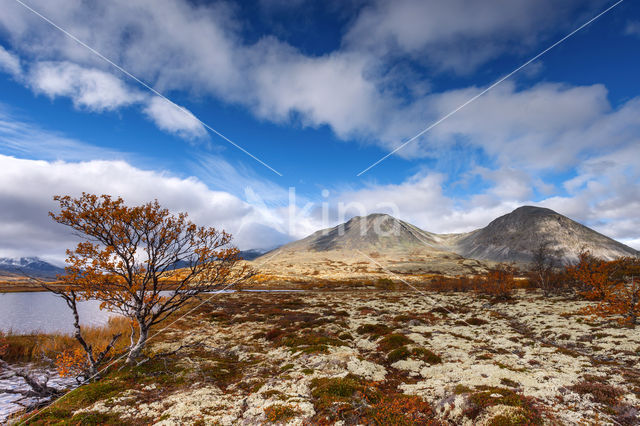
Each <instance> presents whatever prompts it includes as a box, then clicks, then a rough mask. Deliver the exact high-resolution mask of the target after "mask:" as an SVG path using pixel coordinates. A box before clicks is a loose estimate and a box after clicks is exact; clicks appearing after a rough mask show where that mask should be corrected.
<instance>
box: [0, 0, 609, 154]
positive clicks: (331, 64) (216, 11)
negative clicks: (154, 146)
mask: <svg viewBox="0 0 640 426" xmlns="http://www.w3.org/2000/svg"><path fill="white" fill-rule="evenodd" d="M600 3H601V1H600V0H593V1H589V2H588V4H587V5H585V4H584V2H580V1H578V0H571V1H569V2H565V3H563V5H561V6H559V5H557V4H556V3H555V2H551V0H543V1H533V0H517V1H509V2H505V1H501V0H491V1H489V2H475V1H469V0H454V1H451V2H439V1H426V2H423V1H416V0H401V1H398V2H393V3H389V2H374V3H373V4H372V5H371V6H369V7H365V8H364V10H363V11H362V13H361V14H360V15H359V16H357V18H356V19H355V21H354V22H353V24H352V25H351V27H350V28H349V29H348V31H347V35H346V36H345V38H344V40H343V44H342V46H341V47H340V49H337V50H335V51H333V52H331V53H327V54H324V55H319V56H313V55H308V54H305V53H303V52H302V51H301V50H299V49H297V48H296V47H294V46H291V45H289V44H287V43H284V42H282V41H279V40H277V39H275V38H273V37H264V38H262V39H260V40H258V41H257V42H256V43H254V44H250V43H246V42H245V41H244V40H243V39H242V31H241V30H242V28H243V22H242V21H241V19H240V17H238V16H236V15H235V14H234V8H233V7H231V6H229V5H228V4H226V3H222V2H220V3H215V4H209V5H193V4H192V3H189V2H186V1H182V0H157V1H151V0H143V1H137V2H130V1H126V0H114V1H112V2H109V4H108V6H107V5H106V4H102V3H95V4H93V3H92V4H90V5H89V4H88V3H85V2H68V3H65V5H64V6H60V5H58V4H53V3H51V2H46V1H41V0H37V1H34V7H35V8H36V9H37V10H39V11H42V13H43V14H44V15H45V16H47V17H49V18H50V19H52V20H53V21H55V22H57V23H58V24H59V25H61V26H62V27H63V28H65V29H67V30H68V31H70V32H71V33H73V34H76V35H77V36H78V37H79V38H80V39H82V40H85V41H87V43H88V44H89V45H91V46H93V47H95V48H96V49H97V50H98V51H100V52H101V53H103V54H104V55H105V56H107V57H109V58H111V59H112V60H114V61H115V62H116V63H118V64H120V65H122V66H123V67H124V68H125V69H127V70H129V71H131V72H132V73H133V74H135V75H137V76H139V77H140V78H142V79H143V80H145V81H147V82H149V83H150V84H152V85H153V87H156V88H158V89H160V90H162V91H166V92H167V93H170V92H171V91H173V90H182V91H189V92H192V93H194V94H195V95H198V96H201V95H210V96H215V97H218V98H221V99H223V100H224V101H226V102H230V103H235V104H240V105H243V106H245V107H247V108H249V109H251V110H252V111H253V112H254V113H255V114H256V115H257V116H258V117H260V118H264V119H268V120H272V121H277V122H283V121H288V120H292V119H294V120H299V121H300V122H301V123H302V124H303V125H308V126H321V125H328V126H330V127H331V128H332V129H333V130H334V131H335V132H336V134H337V135H338V136H339V137H340V138H343V139H350V138H355V139H361V140H366V141H371V142H372V143H378V144H381V145H383V146H385V147H388V146H393V145H394V144H396V143H397V142H398V141H400V140H402V139H403V138H406V137H410V136H412V135H413V134H415V133H416V132H417V131H419V130H421V128H423V127H424V126H426V125H427V123H429V122H430V121H432V120H433V119H434V118H437V117H438V115H437V114H436V113H441V112H442V109H443V106H449V105H450V104H451V102H450V101H451V100H453V99H454V98H456V99H461V98H462V97H464V95H467V94H472V93H477V90H478V89H477V88H468V89H464V90H460V91H453V92H449V93H445V94H442V95H441V96H437V95H432V96H430V97H428V98H426V99H423V98H421V96H422V95H423V94H424V93H425V88H427V89H426V90H428V87H429V85H428V84H416V81H413V80H415V77H413V78H408V77H407V74H406V73H399V72H398V70H397V69H395V68H394V67H391V68H390V67H389V65H392V64H393V59H390V58H388V57H387V56H386V55H385V54H381V53H380V51H378V49H382V52H388V51H393V52H397V54H398V55H399V56H406V55H409V56H412V55H418V56H421V57H426V58H429V60H430V61H435V62H436V63H441V65H442V66H445V67H454V68H455V67H459V65H456V64H455V63H453V64H445V63H444V62H443V61H444V58H447V59H450V60H452V61H454V59H455V58H456V57H458V58H462V59H455V61H462V62H464V61H467V60H469V61H471V62H472V63H475V64H477V63H480V62H481V61H483V60H486V59H487V58H489V57H493V56H495V55H497V54H499V53H502V52H505V51H513V50H516V51H517V50H518V49H522V48H523V47H524V48H525V49H527V48H529V47H531V46H532V44H533V43H535V42H536V41H539V40H540V37H541V34H544V33H546V32H547V31H550V30H551V28H554V26H555V25H558V24H560V23H563V22H565V21H567V18H568V17H573V18H575V17H576V16H581V15H582V14H584V13H588V11H589V10H592V9H593V8H592V7H591V6H593V5H599V4H600ZM5 9H6V10H4V11H3V14H2V16H0V28H4V30H5V31H6V33H7V34H8V35H9V38H10V40H11V42H12V43H13V45H14V46H15V48H16V50H20V52H21V53H23V54H24V56H25V57H27V58H32V59H33V58H36V57H37V58H38V59H40V58H48V59H50V60H56V61H59V60H66V61H70V62H74V63H77V64H79V65H81V66H83V67H87V68H96V67H104V68H103V69H105V70H109V72H111V71H112V70H111V69H110V68H108V67H106V65H105V64H104V63H102V62H101V61H100V60H99V59H97V58H96V57H95V56H94V55H93V54H92V53H90V52H89V51H87V50H86V49H84V48H82V47H80V46H78V45H77V44H75V43H74V42H72V41H70V40H68V39H67V38H66V37H65V36H64V35H62V34H60V33H58V32H55V31H52V30H51V28H50V26H48V25H46V24H44V23H42V22H38V20H37V19H36V18H35V17H34V16H33V15H32V14H30V12H28V11H26V10H25V9H24V8H22V7H20V6H19V5H17V4H9V5H6V8H5ZM461 10H464V11H465V12H464V13H460V11H461ZM496 40H506V43H502V44H501V43H498V42H497V41H496ZM394 46H396V47H399V48H398V49H393V47H394ZM438 52H444V53H446V55H444V56H443V57H442V58H439V57H438V55H439V53H438ZM474 55H475V56H478V55H479V56H478V58H475V59H474ZM465 58H467V59H465ZM469 58H471V59H469ZM471 65H473V64H471ZM421 80H424V78H422V79H421ZM405 86H406V89H407V90H408V91H409V92H410V93H412V94H413V95H412V96H417V98H414V100H410V101H409V102H407V100H406V99H404V97H403V96H402V95H400V93H402V92H403V88H405ZM581 90H583V91H588V90H589V89H588V88H587V89H582V88H578V89H576V92H575V93H574V92H570V91H569V90H567V93H566V96H565V97H567V98H568V97H575V106H577V110H578V112H581V111H583V108H581V107H580V103H579V102H580V93H579V92H580V91H581ZM519 93H520V92H516V91H515V90H511V93H510V94H508V95H510V96H505V98H507V97H508V98H510V100H511V103H512V104H513V103H517V102H528V99H527V98H526V97H527V96H529V95H531V94H532V93H531V92H527V91H524V92H522V93H520V96H518V94H519ZM464 100H466V99H464ZM496 100H497V101H500V100H502V99H496ZM505 100H509V99H505ZM534 101H535V100H534ZM152 102H155V101H152ZM107 105H110V104H109V103H107ZM485 105H486V103H485ZM589 105H590V104H587V106H589ZM455 106H457V105H455ZM147 109H148V110H149V111H151V110H152V108H147ZM449 111H450V110H447V111H446V112H449ZM446 112H445V113H446ZM533 112H534V113H537V114H538V115H540V114H542V112H543V111H533ZM555 112H557V113H563V114H566V115H567V123H570V122H571V120H572V118H573V114H574V113H573V111H572V110H571V109H568V110H567V109H565V110H562V111H560V110H559V109H558V108H556V109H555ZM162 115H163V116H165V118H166V116H167V114H166V113H165V114H162ZM547 117H548V118H549V119H550V120H551V121H552V122H556V121H559V120H562V119H563V118H564V117H562V116H559V115H555V116H552V115H551V114H547ZM508 118H509V117H506V118H505V117H503V118H502V120H503V121H508ZM177 122H178V120H175V119H174V118H171V115H170V114H169V118H168V122H167V121H165V120H160V124H159V125H161V126H163V125H164V126H165V127H164V128H165V129H168V130H169V131H172V130H171V129H172V128H174V127H175V125H176V123H177ZM185 123H186V125H187V127H186V128H184V129H181V130H179V132H183V133H184V134H187V135H191V134H192V132H191V131H190V129H195V127H189V126H190V124H191V123H192V121H191V120H189V117H185ZM416 145H417V144H416ZM412 149H413V150H414V151H415V152H416V153H417V154H419V153H420V150H419V149H417V147H413V148H412ZM403 151H404V153H405V155H407V154H410V153H411V152H412V151H411V150H410V149H408V150H403Z"/></svg>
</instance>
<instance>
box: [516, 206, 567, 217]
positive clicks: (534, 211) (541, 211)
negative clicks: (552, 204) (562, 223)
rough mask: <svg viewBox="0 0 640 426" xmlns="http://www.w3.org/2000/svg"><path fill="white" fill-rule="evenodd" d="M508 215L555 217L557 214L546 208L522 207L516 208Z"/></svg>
mask: <svg viewBox="0 0 640 426" xmlns="http://www.w3.org/2000/svg"><path fill="white" fill-rule="evenodd" d="M508 214H516V215H557V214H559V213H557V212H555V211H553V210H551V209H548V208H546V207H538V206H522V207H518V208H517V209H515V210H514V211H512V212H511V213H508Z"/></svg>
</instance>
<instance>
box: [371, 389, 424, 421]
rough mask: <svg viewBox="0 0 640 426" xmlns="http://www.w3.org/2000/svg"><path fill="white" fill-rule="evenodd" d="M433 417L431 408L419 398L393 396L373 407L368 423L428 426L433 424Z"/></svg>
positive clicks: (400, 395)
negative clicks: (427, 425)
mask: <svg viewBox="0 0 640 426" xmlns="http://www.w3.org/2000/svg"><path fill="white" fill-rule="evenodd" d="M433 415H434V412H433V409H432V408H431V406H430V405H429V404H428V403H427V402H425V401H424V400H422V398H420V397H419V396H415V395H403V394H391V395H387V396H385V397H384V398H382V399H381V400H380V401H379V402H377V403H374V404H373V405H372V406H371V408H370V409H369V412H368V416H367V417H368V418H367V420H369V422H367V423H370V424H375V425H398V426H404V425H406V426H409V425H426V424H431V422H430V420H431V419H432V418H433ZM434 424H435V423H434Z"/></svg>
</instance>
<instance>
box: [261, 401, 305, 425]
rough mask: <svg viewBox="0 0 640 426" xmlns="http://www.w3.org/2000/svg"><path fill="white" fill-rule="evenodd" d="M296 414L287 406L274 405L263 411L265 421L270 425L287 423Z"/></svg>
mask: <svg viewBox="0 0 640 426" xmlns="http://www.w3.org/2000/svg"><path fill="white" fill-rule="evenodd" d="M297 413H298V412H297V411H296V410H295V409H294V408H292V407H290V406H288V405H279V404H275V405H270V406H268V407H266V408H265V409H264V414H265V415H266V417H267V420H268V421H270V422H272V423H275V422H282V421H287V420H289V419H290V418H292V417H293V416H295V415H296V414H297Z"/></svg>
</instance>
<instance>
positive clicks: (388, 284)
mask: <svg viewBox="0 0 640 426" xmlns="http://www.w3.org/2000/svg"><path fill="white" fill-rule="evenodd" d="M374 285H375V287H376V289H378V290H389V291H393V290H396V289H397V285H396V283H394V282H393V281H392V280H390V279H389V278H379V279H378V280H377V281H376V282H375V284H374Z"/></svg>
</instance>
